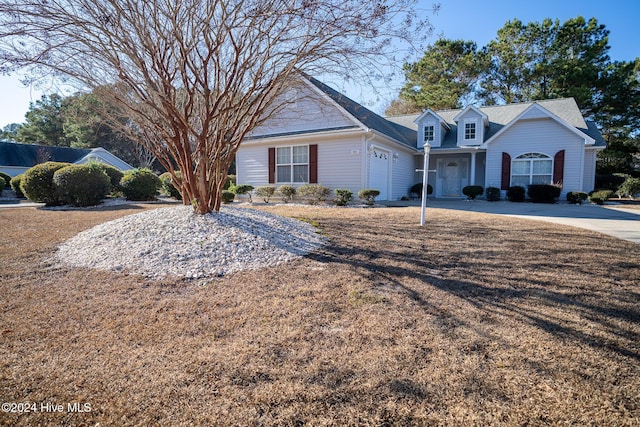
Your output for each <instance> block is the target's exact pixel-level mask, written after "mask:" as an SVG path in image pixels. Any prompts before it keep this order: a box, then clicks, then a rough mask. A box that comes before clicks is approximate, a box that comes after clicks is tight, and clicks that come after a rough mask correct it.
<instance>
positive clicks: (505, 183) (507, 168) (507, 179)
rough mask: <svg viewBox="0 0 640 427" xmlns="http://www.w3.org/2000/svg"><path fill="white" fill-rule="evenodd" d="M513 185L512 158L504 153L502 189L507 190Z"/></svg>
mask: <svg viewBox="0 0 640 427" xmlns="http://www.w3.org/2000/svg"><path fill="white" fill-rule="evenodd" d="M510 184H511V156H510V155H509V154H508V153H502V183H501V185H500V188H501V189H502V190H507V189H508V188H509V185H510Z"/></svg>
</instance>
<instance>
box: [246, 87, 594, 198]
mask: <svg viewBox="0 0 640 427" xmlns="http://www.w3.org/2000/svg"><path fill="white" fill-rule="evenodd" d="M283 97H284V98H283V100H284V102H279V103H276V104H277V105H279V107H278V110H276V111H273V112H272V114H271V117H270V118H269V119H268V120H267V121H266V122H265V123H264V124H263V125H261V126H259V127H257V128H256V129H255V130H254V131H253V132H252V134H251V135H249V136H248V137H247V138H246V140H245V141H244V142H243V143H242V144H241V146H240V148H239V150H238V152H237V155H236V175H237V182H238V183H241V184H250V185H253V186H254V187H257V186H263V185H276V186H278V185H281V184H293V185H300V184H303V183H319V184H322V185H324V186H327V187H330V188H332V189H334V188H347V189H350V190H351V191H353V192H354V194H355V193H357V191H359V190H360V189H363V188H374V189H377V190H379V191H380V196H379V197H378V199H379V200H398V199H400V198H402V197H404V196H408V195H409V188H410V187H411V186H412V185H413V184H415V183H418V182H422V172H421V171H417V170H421V169H422V167H423V159H424V157H423V155H424V151H423V146H424V144H425V143H427V142H428V143H429V144H430V145H431V147H432V148H431V150H430V156H429V158H430V161H429V176H428V179H429V183H430V184H431V185H432V186H433V188H434V193H435V197H438V198H446V197H451V198H459V197H462V196H463V195H462V189H463V188H464V187H465V186H467V185H481V186H483V187H489V186H493V187H498V188H500V189H502V190H506V189H507V188H508V187H510V186H513V185H522V186H524V187H526V186H527V185H529V184H538V183H544V184H552V183H553V184H558V185H561V186H562V194H563V195H565V194H566V193H567V192H569V191H585V192H587V191H591V190H593V187H594V182H595V171H596V152H597V151H598V150H600V149H603V148H605V142H604V140H603V138H602V136H601V134H600V132H599V131H598V129H597V128H596V126H595V124H594V123H593V122H589V121H586V120H585V119H584V118H583V116H582V114H581V113H580V110H579V108H578V106H577V104H576V102H575V100H574V99H572V98H565V99H554V100H544V101H535V102H525V103H519V104H510V105H498V106H490V107H474V106H469V107H467V108H464V109H458V110H446V111H431V110H427V111H424V112H423V113H421V114H413V115H404V116H397V117H386V118H385V117H381V116H379V115H378V114H376V113H374V112H372V111H370V110H368V109H367V108H365V107H363V106H362V105H360V104H358V103H357V102H355V101H353V100H351V99H349V98H347V97H346V96H344V95H343V94H341V93H339V92H337V91H336V90H334V89H332V88H331V87H329V86H328V85H326V84H323V83H322V82H320V81H318V80H316V79H314V78H311V77H308V76H304V77H303V78H301V79H300V81H299V82H297V83H296V84H292V85H291V87H290V88H289V89H288V90H287V92H286V93H285V94H284V95H283Z"/></svg>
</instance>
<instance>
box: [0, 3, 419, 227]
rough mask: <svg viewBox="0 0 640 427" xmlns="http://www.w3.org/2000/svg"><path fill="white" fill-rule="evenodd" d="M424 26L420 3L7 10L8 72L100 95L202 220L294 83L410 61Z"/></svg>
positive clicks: (0, 36) (3, 22) (3, 10)
mask: <svg viewBox="0 0 640 427" xmlns="http://www.w3.org/2000/svg"><path fill="white" fill-rule="evenodd" d="M417 15H418V14H417V13H416V9H415V0H389V1H387V0H373V1H355V0H171V1H168V0H145V1H140V0H0V61H1V63H0V67H1V68H0V71H13V70H17V69H27V71H29V72H31V73H37V72H40V73H42V72H48V73H50V75H53V76H55V77H58V76H61V77H64V78H66V79H68V81H69V82H72V83H73V84H75V85H76V86H78V87H80V88H83V89H85V90H94V91H95V90H100V94H101V96H102V97H103V99H105V100H106V101H108V102H110V103H112V104H113V105H114V106H115V107H117V108H116V110H118V111H121V112H122V114H125V115H126V116H127V117H128V118H129V119H130V120H131V122H132V123H134V124H135V126H126V127H127V128H128V129H129V130H131V129H135V132H134V133H135V134H137V135H144V137H143V138H140V139H138V140H137V141H138V142H139V143H140V144H142V145H143V146H144V147H145V148H146V149H148V150H149V151H151V152H152V153H153V154H154V155H155V156H156V158H157V159H158V161H159V162H160V163H161V164H162V165H163V166H164V167H165V168H166V169H167V170H168V171H169V172H170V173H171V174H172V176H173V177H174V178H176V176H175V172H176V171H177V170H179V171H181V181H180V182H181V185H180V191H181V193H182V196H183V200H184V201H185V203H187V204H188V203H191V204H193V206H194V210H195V212H197V213H201V214H204V213H207V212H212V211H217V210H219V209H220V204H221V194H222V187H223V185H224V182H225V178H226V175H227V171H228V169H229V166H230V164H231V162H232V161H233V159H234V156H235V153H236V151H237V149H238V147H239V145H240V143H241V142H242V140H243V138H244V137H245V136H246V135H247V133H248V132H250V131H251V130H252V129H253V128H255V127H256V126H258V125H260V124H261V123H262V122H264V121H265V120H266V119H268V117H269V115H270V114H272V113H274V112H277V111H278V106H277V105H274V102H276V101H274V100H276V99H277V100H285V101H277V102H286V97H279V96H278V95H279V94H282V93H283V92H284V91H285V90H286V88H287V86H288V85H289V82H290V81H291V79H292V78H295V76H296V75H297V73H299V72H300V71H302V72H306V73H308V74H310V75H314V74H315V75H318V74H326V73H342V75H350V76H360V77H364V76H367V75H371V74H375V73H377V72H379V69H380V67H383V66H384V65H385V64H388V63H390V62H392V61H402V58H401V57H396V56H397V55H398V53H399V52H398V51H397V50H398V46H404V47H405V48H406V47H411V45H412V43H416V42H417V43H419V42H420V38H419V36H424V35H425V34H427V33H428V32H429V30H430V25H429V23H428V21H427V19H426V18H424V15H423V18H422V19H419V18H418V17H417ZM113 122H114V123H113V124H114V126H115V125H117V124H118V123H123V120H122V119H121V118H118V120H115V119H114V120H113ZM121 130H123V131H126V129H124V127H123V129H121ZM176 181H177V179H176Z"/></svg>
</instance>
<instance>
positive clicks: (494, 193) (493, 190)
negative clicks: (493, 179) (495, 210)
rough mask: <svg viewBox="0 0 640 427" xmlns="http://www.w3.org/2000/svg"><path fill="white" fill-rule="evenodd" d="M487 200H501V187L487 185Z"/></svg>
mask: <svg viewBox="0 0 640 427" xmlns="http://www.w3.org/2000/svg"><path fill="white" fill-rule="evenodd" d="M487 201H489V202H499V201H500V189H499V188H498V187H487Z"/></svg>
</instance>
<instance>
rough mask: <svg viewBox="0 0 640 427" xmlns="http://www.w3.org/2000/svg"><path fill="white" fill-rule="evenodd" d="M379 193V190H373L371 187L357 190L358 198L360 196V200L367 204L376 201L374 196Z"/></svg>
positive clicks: (370, 204) (371, 204)
mask: <svg viewBox="0 0 640 427" xmlns="http://www.w3.org/2000/svg"><path fill="white" fill-rule="evenodd" d="M379 195H380V191H379V190H374V189H371V188H365V189H363V190H360V191H358V198H360V200H362V201H363V202H364V203H365V204H366V205H367V206H373V204H374V203H375V202H376V197H378V196H379Z"/></svg>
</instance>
